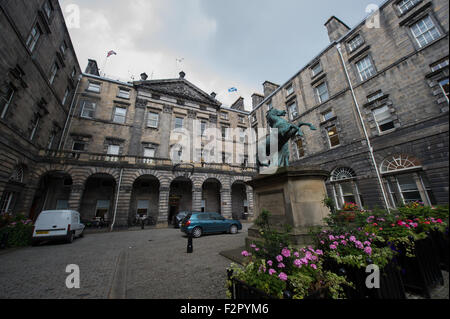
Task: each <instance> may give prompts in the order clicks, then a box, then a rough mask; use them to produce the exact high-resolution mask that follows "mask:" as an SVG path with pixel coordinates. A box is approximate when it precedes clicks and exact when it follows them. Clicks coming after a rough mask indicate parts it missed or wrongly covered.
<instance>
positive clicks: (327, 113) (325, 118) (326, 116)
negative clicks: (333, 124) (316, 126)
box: [322, 110, 334, 122]
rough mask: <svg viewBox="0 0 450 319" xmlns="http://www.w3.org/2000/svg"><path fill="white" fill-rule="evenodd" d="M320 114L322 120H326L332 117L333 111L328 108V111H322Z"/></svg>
mask: <svg viewBox="0 0 450 319" xmlns="http://www.w3.org/2000/svg"><path fill="white" fill-rule="evenodd" d="M322 116H323V121H324V122H326V121H328V120H330V119H332V118H333V117H334V112H333V110H329V111H327V112H325V113H323V114H322Z"/></svg>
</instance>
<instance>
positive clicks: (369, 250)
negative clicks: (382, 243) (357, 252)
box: [364, 247, 372, 255]
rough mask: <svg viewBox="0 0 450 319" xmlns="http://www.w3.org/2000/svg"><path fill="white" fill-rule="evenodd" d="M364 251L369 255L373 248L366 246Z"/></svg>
mask: <svg viewBox="0 0 450 319" xmlns="http://www.w3.org/2000/svg"><path fill="white" fill-rule="evenodd" d="M364 252H365V253H366V254H367V255H372V248H370V247H366V248H364Z"/></svg>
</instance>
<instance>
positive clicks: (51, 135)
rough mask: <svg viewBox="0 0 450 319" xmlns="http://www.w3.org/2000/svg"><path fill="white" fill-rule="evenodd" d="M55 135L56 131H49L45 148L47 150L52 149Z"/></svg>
mask: <svg viewBox="0 0 450 319" xmlns="http://www.w3.org/2000/svg"><path fill="white" fill-rule="evenodd" d="M55 137H56V133H55V132H51V133H50V137H49V139H48V144H47V149H48V150H51V149H52V146H53V142H54V141H55Z"/></svg>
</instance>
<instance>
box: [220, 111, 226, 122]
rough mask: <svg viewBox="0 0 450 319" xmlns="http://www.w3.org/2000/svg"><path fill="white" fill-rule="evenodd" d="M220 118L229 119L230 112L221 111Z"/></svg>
mask: <svg viewBox="0 0 450 319" xmlns="http://www.w3.org/2000/svg"><path fill="white" fill-rule="evenodd" d="M220 118H221V119H222V120H228V113H226V112H221V113H220Z"/></svg>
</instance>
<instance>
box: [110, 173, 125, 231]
mask: <svg viewBox="0 0 450 319" xmlns="http://www.w3.org/2000/svg"><path fill="white" fill-rule="evenodd" d="M122 175H123V168H121V169H120V178H119V185H118V186H117V195H116V203H115V204H114V217H113V221H112V223H111V231H113V228H114V224H115V223H116V214H117V204H118V203H119V193H120V186H121V185H122Z"/></svg>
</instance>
